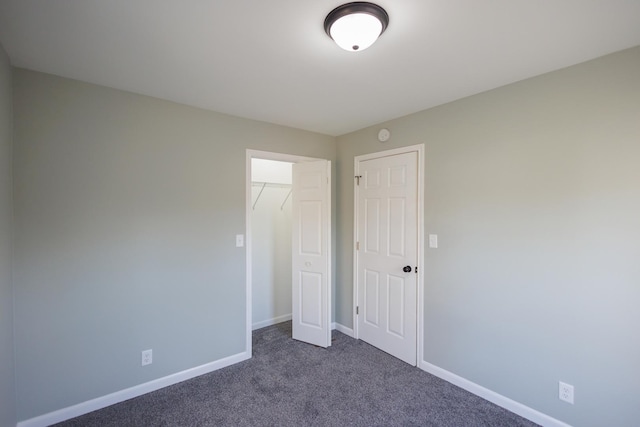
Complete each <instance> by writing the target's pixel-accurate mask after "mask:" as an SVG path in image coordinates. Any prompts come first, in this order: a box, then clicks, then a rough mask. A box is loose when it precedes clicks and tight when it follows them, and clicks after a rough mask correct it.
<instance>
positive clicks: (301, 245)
mask: <svg viewBox="0 0 640 427" xmlns="http://www.w3.org/2000/svg"><path fill="white" fill-rule="evenodd" d="M246 177H247V180H246V183H247V185H246V276H247V284H246V289H247V294H246V295H247V301H246V307H247V309H246V322H247V323H246V326H247V335H246V348H247V350H248V351H249V352H250V351H251V334H252V331H253V330H254V329H258V328H262V327H265V326H269V325H273V324H276V323H279V322H283V321H287V320H292V324H293V338H294V339H297V340H301V341H304V342H308V343H311V344H314V345H317V346H322V347H327V346H329V345H331V327H330V325H331V322H330V316H331V303H330V302H331V279H330V278H331V240H330V235H331V215H330V212H331V190H330V189H331V179H330V177H331V162H330V161H328V160H322V159H314V158H308V157H302V156H293V155H288V154H280V153H269V152H263V151H256V150H247V156H246Z"/></svg>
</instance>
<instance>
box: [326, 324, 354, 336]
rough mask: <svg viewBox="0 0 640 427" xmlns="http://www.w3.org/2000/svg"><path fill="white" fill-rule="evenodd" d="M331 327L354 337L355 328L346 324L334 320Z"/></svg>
mask: <svg viewBox="0 0 640 427" xmlns="http://www.w3.org/2000/svg"><path fill="white" fill-rule="evenodd" d="M331 329H335V330H336V331H338V332H342V333H343V334H345V335H347V336H349V337H351V338H353V329H351V328H347V327H346V326H344V325H341V324H340V323H336V322H333V323H332V324H331Z"/></svg>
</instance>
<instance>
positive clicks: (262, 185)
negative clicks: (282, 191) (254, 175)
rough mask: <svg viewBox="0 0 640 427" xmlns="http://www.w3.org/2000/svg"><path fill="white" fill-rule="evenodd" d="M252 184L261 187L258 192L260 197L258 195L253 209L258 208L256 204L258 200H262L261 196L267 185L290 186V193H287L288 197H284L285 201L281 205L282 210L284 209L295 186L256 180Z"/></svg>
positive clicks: (274, 186)
mask: <svg viewBox="0 0 640 427" xmlns="http://www.w3.org/2000/svg"><path fill="white" fill-rule="evenodd" d="M251 185H252V186H259V187H261V188H260V192H259V193H258V197H256V201H255V202H253V206H252V207H251V209H252V210H256V205H257V204H258V200H260V196H262V192H263V191H264V189H265V188H266V187H270V188H290V190H289V193H287V197H285V198H284V201H283V202H282V205H280V210H282V209H284V204H285V203H287V200H289V197H290V196H291V193H292V192H293V188H291V184H278V183H274V182H256V181H253V182H252V183H251Z"/></svg>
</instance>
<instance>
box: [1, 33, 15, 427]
mask: <svg viewBox="0 0 640 427" xmlns="http://www.w3.org/2000/svg"><path fill="white" fill-rule="evenodd" d="M11 94H12V88H11V65H10V64H9V57H8V56H7V54H6V53H5V51H4V48H3V47H2V45H0V425H1V426H11V425H15V423H16V412H15V401H16V400H15V369H14V345H13V342H14V341H13V288H12V281H11V257H12V248H11V247H12V222H13V197H12V184H11V180H12V166H11V164H12V160H11V157H12V156H11V149H12V139H13V129H12V122H13V119H12V113H11V108H12V102H11V99H12V96H11Z"/></svg>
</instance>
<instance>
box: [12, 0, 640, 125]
mask: <svg viewBox="0 0 640 427" xmlns="http://www.w3.org/2000/svg"><path fill="white" fill-rule="evenodd" d="M377 3H378V4H379V5H381V6H382V7H384V8H385V9H386V10H387V12H388V13H389V17H390V24H389V27H388V29H387V31H386V32H385V33H384V34H383V35H382V37H381V38H380V39H379V40H378V42H377V43H376V44H374V45H373V46H372V47H371V48H369V49H367V50H365V51H362V52H356V53H350V52H346V51H343V50H341V49H340V48H338V47H337V46H336V45H335V44H334V43H333V42H332V41H331V39H329V38H328V37H327V35H326V34H325V33H324V29H323V21H324V18H325V16H326V15H327V13H328V12H329V11H331V10H332V9H333V8H334V7H336V6H338V5H340V4H342V2H340V1H339V0H313V1H312V0H224V1H223V0H183V1H178V0H174V1H170V0H0V41H1V42H2V44H3V45H4V47H5V49H6V50H7V52H8V53H9V56H10V58H11V62H12V64H13V65H15V66H17V67H24V68H29V69H32V70H37V71H43V72H47V73H52V74H57V75H60V76H65V77H70V78H74V79H78V80H83V81H86V82H91V83H97V84H101V85H105V86H110V87H114V88H118V89H124V90H128V91H132V92H136V93H141V94H145V95H151V96H155V97H158V98H164V99H168V100H173V101H176V102H180V103H184V104H188V105H193V106H197V107H202V108H206V109H210V110H214V111H219V112H223V113H228V114H233V115H236V116H241V117H246V118H251V119H257V120H263V121H267V122H272V123H277V124H281V125H286V126H291V127H296V128H300V129H306V130H310V131H316V132H320V133H324V134H328V135H341V134H344V133H348V132H350V131H354V130H357V129H360V128H363V127H366V126H369V125H373V124H376V123H379V122H382V121H385V120H389V119H392V118H396V117H400V116H403V115H406V114H409V113H413V112H416V111H420V110H423V109H426V108H429V107H433V106H436V105H439V104H443V103H446V102H449V101H453V100H455V99H459V98H462V97H465V96H469V95H472V94H475V93H479V92H482V91H486V90H489V89H492V88H495V87H498V86H502V85H505V84H508V83H511V82H515V81H518V80H522V79H525V78H527V77H531V76H535V75H538V74H542V73H545V72H548V71H552V70H555V69H559V68H563V67H566V66H569V65H572V64H576V63H579V62H582V61H585V60H588V59H591V58H595V57H598V56H602V55H604V54H607V53H610V52H614V51H618V50H622V49H625V48H628V47H633V46H637V45H640V0H438V1H436V0H377ZM639 78H640V77H639Z"/></svg>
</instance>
